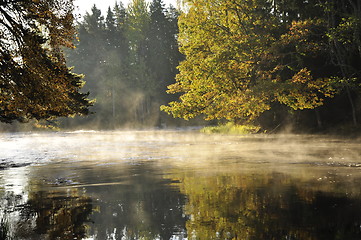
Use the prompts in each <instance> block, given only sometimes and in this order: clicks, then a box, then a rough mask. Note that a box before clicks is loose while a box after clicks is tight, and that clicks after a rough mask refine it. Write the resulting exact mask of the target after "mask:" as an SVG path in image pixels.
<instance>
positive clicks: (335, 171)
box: [0, 131, 361, 240]
mask: <svg viewBox="0 0 361 240" xmlns="http://www.w3.org/2000/svg"><path fill="white" fill-rule="evenodd" d="M360 146H361V145H360V141H358V140H355V139H353V140H347V139H342V138H334V137H327V136H312V135H251V136H226V135H204V134H200V133H196V132H191V131H113V132H111V131H108V132H107V131H105V132H92V131H91V132H84V131H83V132H56V133H12V134H2V135H0V152H1V155H0V201H1V204H0V239H2V238H7V239H101V240H103V239H270V240H271V239H361V148H360Z"/></svg>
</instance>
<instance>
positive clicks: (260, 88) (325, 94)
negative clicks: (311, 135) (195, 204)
mask: <svg viewBox="0 0 361 240" xmlns="http://www.w3.org/2000/svg"><path fill="white" fill-rule="evenodd" d="M186 6H187V7H186V9H187V10H186V11H185V12H184V13H183V14H182V15H181V16H180V19H179V28H180V34H179V42H180V51H181V52H182V53H183V54H184V55H185V56H186V60H185V61H183V62H182V63H181V64H180V66H179V70H180V74H178V76H177V82H176V83H175V84H172V85H170V86H169V91H168V92H169V93H173V94H174V93H181V94H182V95H181V96H180V98H179V100H178V101H174V102H170V103H169V105H168V106H163V107H162V109H163V110H165V111H166V112H168V113H171V114H173V116H175V117H181V118H185V119H188V118H193V117H195V116H197V115H203V116H204V117H205V118H206V119H209V120H211V119H228V120H231V121H235V122H249V121H254V120H257V119H259V118H260V117H262V115H264V114H265V113H269V112H273V113H274V117H272V119H276V118H277V117H276V115H277V112H279V110H280V109H282V111H284V112H285V111H286V112H290V111H298V112H302V111H304V110H307V109H316V110H318V109H319V108H320V107H323V106H325V104H327V109H326V110H324V116H325V117H329V115H330V114H331V115H345V119H346V118H348V119H350V121H351V122H352V121H353V123H354V124H357V114H359V111H357V104H356V102H357V101H358V96H359V85H360V83H361V64H360V63H361V24H360V22H361V2H360V1H358V0H346V1H345V0H336V1H334V0H333V1H318V0H307V1H306V0H305V1H303V0H301V1H300V0H291V1H283V0H277V1H270V0H247V1H243V0H242V1H241V0H223V1H219V0H189V1H186ZM334 106H337V107H334ZM340 106H341V108H340ZM335 109H342V110H344V112H341V111H340V110H335ZM327 111H328V112H327ZM332 111H334V112H332ZM345 111H348V112H345ZM327 114H328V115H327ZM268 116H271V115H268ZM325 117H324V118H325ZM318 123H319V125H320V123H321V121H320V116H319V115H318Z"/></svg>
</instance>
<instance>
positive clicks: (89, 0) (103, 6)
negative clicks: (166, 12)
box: [74, 0, 177, 15]
mask: <svg viewBox="0 0 361 240" xmlns="http://www.w3.org/2000/svg"><path fill="white" fill-rule="evenodd" d="M147 1H150V0H147ZM115 2H123V4H124V6H128V4H129V2H131V0H121V1H120V0H118V1H116V0H75V1H74V5H75V7H76V12H77V13H80V14H82V15H83V14H84V13H85V12H90V9H91V7H92V6H93V5H94V4H95V5H96V6H97V8H99V9H100V10H101V11H102V14H103V15H106V12H107V10H108V7H109V6H110V7H111V8H113V6H114V5H115ZM163 3H164V4H165V5H166V6H168V5H169V4H172V5H173V6H177V4H176V0H163Z"/></svg>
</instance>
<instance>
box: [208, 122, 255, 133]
mask: <svg viewBox="0 0 361 240" xmlns="http://www.w3.org/2000/svg"><path fill="white" fill-rule="evenodd" d="M260 129H261V128H260V127H258V126H253V125H236V124H234V123H231V122H229V123H226V124H223V125H218V126H210V127H204V128H202V129H201V132H203V133H209V134H211V133H221V134H252V133H258V132H259V131H260Z"/></svg>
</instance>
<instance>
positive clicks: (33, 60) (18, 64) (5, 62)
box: [0, 0, 91, 123]
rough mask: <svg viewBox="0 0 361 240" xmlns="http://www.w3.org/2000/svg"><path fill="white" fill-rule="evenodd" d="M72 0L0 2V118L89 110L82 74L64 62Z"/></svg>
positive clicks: (70, 29) (46, 116) (69, 41)
mask: <svg viewBox="0 0 361 240" xmlns="http://www.w3.org/2000/svg"><path fill="white" fill-rule="evenodd" d="M73 8H74V6H73V1H72V0H5V1H4V0H3V1H0V121H2V122H8V123H10V122H12V121H14V120H18V121H27V120H28V119H37V120H40V119H51V118H54V117H59V116H69V115H72V114H87V113H88V111H89V110H88V107H89V106H90V105H91V102H90V101H89V100H87V99H86V97H87V94H83V93H80V92H79V90H80V88H81V87H82V85H83V82H82V81H81V78H82V77H81V76H79V75H76V74H73V73H71V71H70V69H69V68H68V67H67V66H66V62H65V58H64V56H63V52H62V49H63V48H64V47H70V48H71V47H73V45H72V41H73V38H74V33H75V30H74V26H73V24H74V17H73Z"/></svg>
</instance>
